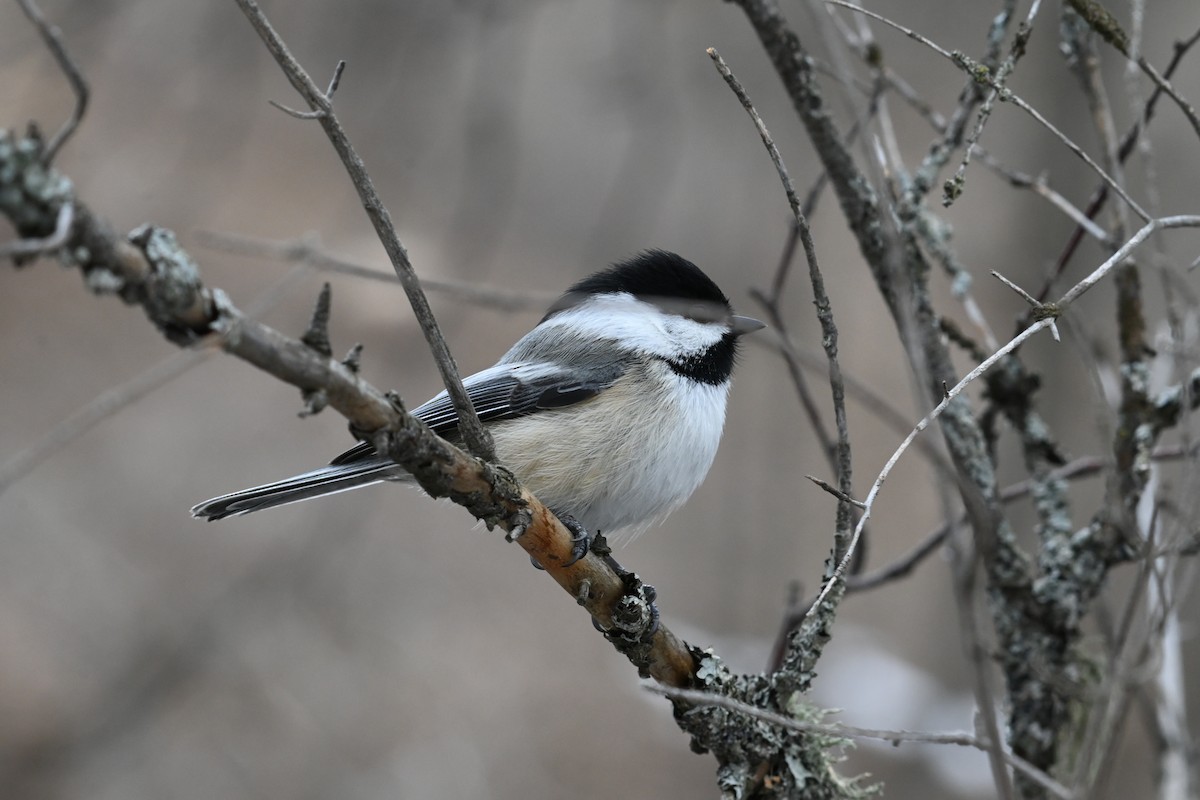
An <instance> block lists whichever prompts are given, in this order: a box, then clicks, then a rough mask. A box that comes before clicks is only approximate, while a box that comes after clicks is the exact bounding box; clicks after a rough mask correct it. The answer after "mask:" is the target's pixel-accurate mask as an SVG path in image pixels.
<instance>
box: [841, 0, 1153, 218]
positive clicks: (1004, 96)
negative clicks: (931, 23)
mask: <svg viewBox="0 0 1200 800" xmlns="http://www.w3.org/2000/svg"><path fill="white" fill-rule="evenodd" d="M825 2H826V3H831V4H833V5H836V6H843V7H845V8H849V9H853V10H854V11H856V12H858V13H859V14H866V15H867V16H868V17H870V18H871V19H875V20H878V21H879V22H882V23H883V24H884V25H887V26H889V27H891V28H894V29H896V30H898V31H900V32H901V33H903V34H905V35H906V36H908V37H909V38H910V39H913V40H915V41H918V42H920V43H921V44H923V45H925V46H926V47H929V48H930V49H931V50H933V51H934V52H935V53H937V54H938V55H940V56H942V57H943V58H946V59H949V61H950V62H951V63H952V64H954V65H955V66H957V67H958V68H959V69H961V70H962V71H963V72H965V73H966V74H967V75H970V76H971V77H972V78H974V79H975V80H977V81H980V82H981V83H983V84H985V85H987V86H990V87H992V88H995V89H997V90H998V91H999V92H1000V99H1001V101H1002V102H1008V103H1012V104H1013V105H1015V106H1016V107H1017V108H1019V109H1021V110H1022V111H1024V112H1025V113H1026V114H1028V115H1029V116H1031V117H1033V118H1034V119H1035V120H1037V122H1039V123H1040V124H1041V125H1042V127H1044V128H1045V129H1046V130H1048V131H1050V133H1052V134H1053V135H1054V137H1055V138H1056V139H1058V140H1059V141H1060V142H1062V143H1063V144H1064V145H1066V146H1067V148H1068V149H1069V150H1070V151H1071V152H1072V153H1074V154H1075V155H1076V156H1078V157H1079V158H1080V159H1081V160H1082V161H1083V162H1084V163H1085V164H1087V165H1088V166H1089V167H1091V168H1092V170H1093V171H1094V172H1095V173H1096V174H1097V175H1099V176H1100V179H1101V180H1102V181H1104V182H1105V183H1106V184H1108V187H1109V188H1110V189H1111V190H1112V191H1114V192H1116V194H1117V196H1118V197H1120V198H1121V199H1122V200H1124V201H1125V202H1126V203H1127V204H1128V205H1129V207H1130V208H1131V209H1132V210H1133V212H1134V213H1135V214H1137V215H1138V216H1139V217H1141V218H1142V219H1143V220H1150V219H1151V216H1150V214H1149V213H1147V212H1146V210H1145V209H1143V208H1142V207H1141V205H1139V204H1138V202H1137V201H1136V200H1134V199H1133V198H1132V197H1130V196H1129V194H1128V193H1127V192H1126V191H1125V189H1124V188H1123V187H1122V186H1121V185H1120V184H1119V183H1118V182H1117V181H1115V180H1114V179H1113V178H1112V176H1110V175H1109V174H1108V173H1107V172H1105V171H1104V169H1103V168H1102V167H1101V166H1100V165H1099V164H1097V163H1096V162H1095V161H1094V160H1092V157H1091V156H1089V155H1088V154H1087V153H1086V152H1085V151H1084V149H1083V148H1082V147H1080V146H1079V145H1077V144H1075V142H1074V141H1073V140H1072V139H1071V138H1070V137H1069V136H1067V135H1066V134H1065V133H1063V132H1062V131H1060V130H1059V129H1058V128H1057V127H1055V126H1054V125H1053V124H1052V123H1051V122H1050V120H1048V119H1046V117H1045V116H1043V115H1042V113H1041V112H1040V111H1038V110H1037V109H1036V108H1034V107H1033V106H1031V105H1030V104H1029V103H1027V102H1025V101H1024V100H1023V99H1021V97H1020V96H1019V95H1017V94H1015V93H1014V92H1013V91H1012V90H1011V89H1009V88H1007V87H1005V86H1000V85H998V84H996V82H995V79H994V78H993V77H992V76H991V75H990V74H989V72H988V70H987V69H985V68H982V67H981V65H979V64H976V63H975V62H974V61H973V60H972V59H971V58H969V57H968V56H966V55H965V54H963V53H960V52H957V51H955V52H951V51H949V50H946V49H945V48H943V47H940V46H939V45H937V44H935V43H934V42H933V41H931V40H930V39H928V38H927V37H925V36H922V35H921V34H919V33H916V32H915V31H912V30H910V29H908V28H906V27H904V26H903V25H901V24H899V23H898V22H893V21H892V20H890V19H888V18H887V17H885V16H883V15H882V14H876V13H875V12H874V11H869V10H867V9H865V8H862V7H861V6H856V5H854V4H852V3H848V2H846V0H825Z"/></svg>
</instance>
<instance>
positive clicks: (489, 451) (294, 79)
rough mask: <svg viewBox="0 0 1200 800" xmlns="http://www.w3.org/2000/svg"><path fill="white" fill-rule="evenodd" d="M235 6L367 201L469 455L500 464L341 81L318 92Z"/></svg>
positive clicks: (277, 41) (251, 3)
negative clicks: (356, 141)
mask: <svg viewBox="0 0 1200 800" xmlns="http://www.w3.org/2000/svg"><path fill="white" fill-rule="evenodd" d="M235 2H236V3H237V4H238V6H239V7H240V8H241V9H242V12H243V13H245V15H246V18H247V19H249V20H250V24H251V25H253V26H254V30H255V31H256V32H257V33H258V35H259V38H261V39H262V40H263V44H265V45H266V46H267V50H269V51H270V53H271V55H272V56H274V58H275V61H276V62H278V64H279V66H280V68H281V69H282V70H283V73H284V75H286V76H287V79H288V80H289V81H291V84H292V86H293V87H294V88H295V89H296V91H297V92H298V93H299V94H300V96H301V97H303V98H304V99H305V101H307V102H308V104H309V107H310V108H312V110H313V111H317V112H320V113H318V114H317V115H316V116H315V118H316V120H317V121H318V122H319V123H320V124H321V127H322V128H323V129H324V131H325V135H326V136H328V137H329V142H330V144H332V145H333V149H334V150H336V151H337V154H338V156H339V157H340V158H341V159H342V164H343V165H345V167H346V171H347V172H348V173H349V175H350V180H351V181H352V182H353V183H354V188H355V190H356V191H357V192H358V196H359V199H360V200H362V204H363V208H364V209H365V210H366V212H367V217H368V218H369V219H370V220H371V224H372V225H373V226H375V233H376V234H377V235H378V236H379V241H380V242H381V243H382V244H383V249H384V250H386V251H387V254H388V258H390V259H391V261H392V266H393V267H394V268H395V270H396V277H398V278H399V279H400V284H401V285H402V286H403V287H404V292H405V294H407V295H408V302H409V303H410V304H411V305H412V309H413V314H414V315H415V316H416V318H417V322H418V323H419V324H420V326H421V331H422V332H423V333H424V334H425V341H427V342H428V343H429V349H430V351H431V352H432V353H433V358H434V361H436V362H437V366H438V370H439V372H441V375H442V383H443V384H445V386H446V392H447V393H448V394H449V395H450V399H451V401H452V402H453V403H454V410H455V411H456V412H457V413H458V423H459V427H460V429H461V430H462V435H463V441H464V442H465V443H466V445H467V449H468V450H470V451H471V452H472V453H474V454H475V455H477V456H479V457H480V458H482V459H484V460H485V461H495V459H496V453H495V448H494V446H493V445H492V437H491V434H489V433H488V432H487V430H486V429H485V428H484V427H483V424H482V423H481V422H480V421H479V415H478V414H476V413H475V408H474V407H473V406H472V405H471V401H470V400H469V399H468V398H467V392H466V390H465V389H463V385H462V379H461V378H460V377H459V374H458V365H457V364H455V362H454V357H453V356H452V355H451V354H450V348H449V347H447V345H446V340H445V338H444V337H443V336H442V332H441V329H440V328H439V327H438V324H437V320H436V319H435V318H434V316H433V311H432V309H430V307H429V300H428V299H427V298H426V297H425V292H424V291H422V289H421V284H420V282H419V281H418V279H417V273H416V271H415V270H414V269H413V266H412V262H411V261H409V259H408V251H407V250H405V248H404V245H403V244H401V243H400V238H399V237H398V236H397V235H396V228H395V226H394V225H393V224H392V217H391V214H389V213H388V210H387V207H386V206H384V204H383V201H382V200H381V199H380V197H379V194H378V192H376V191H375V184H374V183H373V182H372V181H371V177H370V175H368V174H367V168H366V166H365V165H364V164H363V161H362V158H360V157H359V155H358V153H357V152H356V151H355V150H354V147H353V145H352V144H351V143H350V139H349V137H348V136H347V135H346V132H345V130H344V129H343V128H342V124H341V122H339V121H338V118H337V115H336V114H334V113H333V103H332V101H331V97H332V93H333V90H334V89H335V88H336V81H335V82H334V83H331V84H330V87H329V90H328V92H326V91H325V90H322V89H321V88H320V87H318V86H317V84H316V83H314V82H313V79H312V78H311V77H310V76H309V74H308V73H307V72H305V71H304V68H303V67H301V66H300V63H299V62H298V61H296V59H295V57H294V56H292V54H291V52H290V51H289V50H288V47H287V45H286V44H285V43H284V41H283V39H282V38H280V36H279V34H278V33H276V32H275V29H274V28H273V27H271V23H270V22H269V21H268V20H267V17H266V15H265V14H263V12H262V10H261V9H260V8H259V7H258V3H256V2H255V0H235ZM340 75H341V70H340V68H339V69H338V70H337V72H336V73H335V78H337V77H340Z"/></svg>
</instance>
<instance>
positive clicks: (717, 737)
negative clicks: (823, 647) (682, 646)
mask: <svg viewBox="0 0 1200 800" xmlns="http://www.w3.org/2000/svg"><path fill="white" fill-rule="evenodd" d="M693 656H694V657H695V658H696V661H697V663H698V664H699V668H698V669H697V671H696V685H697V686H696V688H697V689H699V690H700V691H702V692H704V693H705V694H709V695H712V696H713V699H712V702H711V703H705V702H703V701H698V700H696V699H694V698H695V697H696V693H695V692H688V693H687V696H686V697H677V698H672V704H673V705H674V712H675V719H676V722H677V723H678V724H679V727H680V728H682V729H683V730H684V731H686V732H687V733H688V734H690V735H691V737H692V741H691V747H692V750H694V751H695V752H697V753H705V752H711V753H712V754H713V755H714V756H715V757H716V759H717V762H718V764H719V766H718V768H717V782H718V785H719V786H720V787H721V792H722V797H725V798H745V797H755V798H790V797H813V798H833V797H837V798H853V797H866V796H869V795H871V794H873V793H874V789H873V788H872V787H862V786H858V785H857V782H856V779H853V778H851V779H845V778H841V777H839V776H838V775H837V774H836V773H835V772H834V770H833V763H834V762H835V761H837V760H838V758H839V757H838V755H837V751H838V750H839V749H840V748H841V747H844V745H845V743H846V740H845V739H843V738H841V737H837V736H833V735H831V734H829V733H825V732H817V731H813V730H807V731H806V730H800V729H799V728H800V727H802V726H804V725H805V724H808V725H813V724H820V723H821V722H822V721H823V717H824V715H825V712H824V711H822V710H820V709H817V708H815V707H813V706H812V705H811V704H809V703H807V702H805V701H804V700H803V699H802V696H801V695H800V694H798V693H797V694H789V695H788V696H787V698H786V699H785V700H784V701H782V702H780V701H779V700H778V699H777V698H779V697H780V695H778V693H777V692H776V691H775V690H774V688H773V687H772V684H771V681H770V680H769V679H768V678H767V677H765V676H763V675H735V674H733V673H732V672H730V671H729V669H728V667H726V666H725V664H724V663H723V662H722V661H721V660H720V659H719V658H717V657H716V656H715V655H713V653H712V651H711V650H693Z"/></svg>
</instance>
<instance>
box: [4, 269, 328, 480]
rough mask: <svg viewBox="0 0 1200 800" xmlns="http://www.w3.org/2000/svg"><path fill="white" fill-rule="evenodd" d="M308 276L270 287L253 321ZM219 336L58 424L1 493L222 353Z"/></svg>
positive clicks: (11, 466) (27, 452) (10, 466)
mask: <svg viewBox="0 0 1200 800" xmlns="http://www.w3.org/2000/svg"><path fill="white" fill-rule="evenodd" d="M306 274H308V268H307V267H305V266H297V267H294V268H292V269H291V270H289V271H288V273H287V274H286V275H284V276H283V277H281V278H280V279H279V280H278V281H276V282H275V283H274V284H272V285H271V286H270V287H268V288H267V289H266V290H265V291H264V292H263V293H262V294H261V295H260V296H259V298H258V299H256V300H254V301H253V302H252V303H251V304H250V305H249V306H247V308H246V314H247V316H249V317H251V318H253V317H258V316H261V315H262V314H264V313H266V312H267V311H268V310H269V309H270V308H271V307H272V306H274V305H275V304H276V303H278V302H279V301H280V300H281V299H283V297H284V294H285V292H286V291H287V289H288V287H290V286H292V285H294V284H295V283H296V282H297V281H298V280H299V279H300V278H302V277H304V276H305V275H306ZM218 339H219V337H218V336H217V335H216V334H210V335H208V336H206V337H204V338H203V339H200V340H198V341H196V342H195V343H193V344H192V345H191V346H190V347H187V348H185V349H182V350H178V351H176V352H174V353H172V354H171V355H169V356H167V357H166V358H164V359H163V360H162V361H159V362H158V363H156V364H152V365H151V366H150V367H149V368H148V369H145V370H142V371H141V372H139V373H138V374H137V375H135V376H133V377H132V378H130V379H129V380H127V381H124V382H123V383H121V384H119V385H117V386H113V387H111V388H109V389H106V390H105V391H103V392H101V393H100V394H98V395H97V396H96V397H94V398H93V399H92V400H91V401H90V402H88V403H87V404H86V405H85V406H83V407H82V408H80V409H78V410H76V411H75V412H73V413H72V414H71V415H70V416H68V417H67V418H66V419H63V420H61V421H60V422H58V423H56V424H55V425H54V426H53V427H52V428H50V430H48V431H47V432H46V433H45V434H43V435H42V436H40V437H39V438H38V439H37V441H35V442H34V443H33V444H32V445H30V446H29V447H27V448H25V449H24V450H22V451H21V452H19V453H17V454H16V455H15V456H13V457H12V458H10V459H8V460H7V461H5V462H4V463H3V464H0V494H4V492H5V491H7V490H8V489H9V488H10V487H11V486H12V485H13V484H15V483H16V482H17V481H19V480H21V479H22V478H24V477H25V476H26V475H28V474H29V473H30V472H32V471H33V470H34V469H35V468H36V467H37V466H38V465H39V464H41V463H42V462H43V461H45V460H46V459H47V458H49V457H50V456H52V455H54V454H55V453H57V452H58V451H60V450H62V449H63V448H64V447H66V446H67V445H69V444H70V443H71V442H73V441H75V440H76V439H78V438H79V437H80V436H82V435H83V434H85V433H87V432H88V431H89V430H91V429H92V428H93V427H95V426H96V425H97V424H98V423H100V422H102V421H103V420H105V419H108V418H109V417H111V416H112V415H113V414H116V413H117V412H119V411H123V410H124V409H126V408H128V407H129V406H131V405H133V404H134V403H136V402H137V401H139V400H141V399H142V398H143V397H146V396H147V395H149V394H152V393H153V392H154V391H155V390H157V389H160V388H162V387H163V386H166V385H167V384H168V383H170V382H171V381H173V380H174V379H175V378H178V377H179V376H180V375H183V374H184V373H186V372H187V371H189V370H190V369H192V367H195V366H197V365H199V364H200V363H202V362H203V361H205V360H207V359H208V358H209V357H210V356H213V355H216V354H217V353H219V352H221V351H220V349H219V348H217V347H216V346H215V345H216V344H217V341H218Z"/></svg>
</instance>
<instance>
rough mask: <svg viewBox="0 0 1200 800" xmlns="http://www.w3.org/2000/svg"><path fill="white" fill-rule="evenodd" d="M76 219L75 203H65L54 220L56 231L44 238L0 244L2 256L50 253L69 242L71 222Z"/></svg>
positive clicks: (11, 256)
mask: <svg viewBox="0 0 1200 800" xmlns="http://www.w3.org/2000/svg"><path fill="white" fill-rule="evenodd" d="M74 221H75V204H74V203H63V204H62V207H61V208H59V209H58V217H57V218H56V219H55V221H54V231H53V232H52V233H51V234H50V235H49V236H46V237H44V238H42V239H17V240H15V241H12V242H5V243H4V244H3V245H0V258H14V259H15V258H28V257H30V256H37V255H42V254H43V253H50V252H53V251H55V250H57V249H58V248H60V247H62V246H63V245H64V244H66V243H67V237H68V236H69V235H70V233H71V223H72V222H74Z"/></svg>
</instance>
